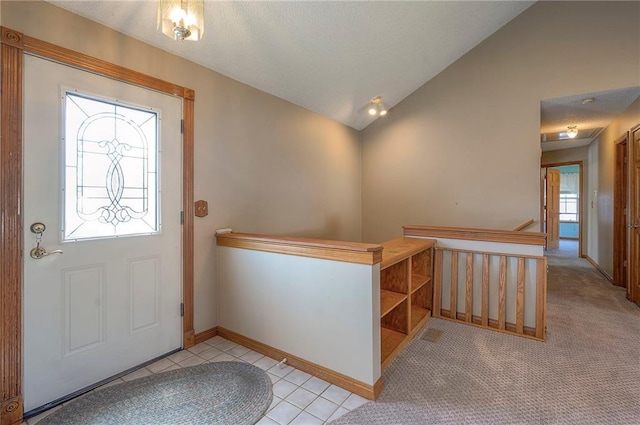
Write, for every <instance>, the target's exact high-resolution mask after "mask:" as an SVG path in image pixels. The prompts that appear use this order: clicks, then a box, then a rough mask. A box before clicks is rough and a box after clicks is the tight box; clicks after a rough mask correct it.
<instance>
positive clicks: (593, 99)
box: [580, 97, 596, 105]
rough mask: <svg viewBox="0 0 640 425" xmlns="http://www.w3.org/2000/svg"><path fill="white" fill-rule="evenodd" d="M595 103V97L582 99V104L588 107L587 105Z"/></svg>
mask: <svg viewBox="0 0 640 425" xmlns="http://www.w3.org/2000/svg"><path fill="white" fill-rule="evenodd" d="M595 101H596V98H595V97H587V98H584V99H582V100H581V101H580V103H582V104H583V105H587V104H589V103H593V102H595Z"/></svg>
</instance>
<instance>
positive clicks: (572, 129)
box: [567, 125, 578, 139]
mask: <svg viewBox="0 0 640 425" xmlns="http://www.w3.org/2000/svg"><path fill="white" fill-rule="evenodd" d="M577 135H578V126H577V125H570V126H569V127H567V137H568V138H570V139H575V137H576V136H577Z"/></svg>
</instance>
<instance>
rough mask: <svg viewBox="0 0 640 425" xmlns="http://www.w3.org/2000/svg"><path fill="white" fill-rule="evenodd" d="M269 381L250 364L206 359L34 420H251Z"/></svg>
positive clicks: (130, 423) (138, 423) (56, 423)
mask: <svg viewBox="0 0 640 425" xmlns="http://www.w3.org/2000/svg"><path fill="white" fill-rule="evenodd" d="M271 386H272V385H271V380H270V379H269V377H268V376H267V373H266V372H265V371H263V370H262V369H260V368H258V367H256V366H253V365H250V364H248V363H242V362H214V363H207V364H203V365H198V366H192V367H186V368H182V369H176V370H171V371H169V372H162V373H158V374H155V375H151V376H145V377H144V378H140V379H136V380H133V381H129V382H124V383H122V384H117V385H113V386H111V387H107V388H104V389H101V390H97V391H94V392H92V393H89V394H87V395H85V396H84V397H81V398H79V399H78V400H75V401H72V402H70V403H68V404H66V405H64V406H63V407H62V408H61V409H59V410H57V411H56V412H54V413H52V414H51V415H49V416H46V417H44V418H43V419H42V420H41V421H39V422H38V425H107V424H109V425H125V424H126V425H161V424H162V425H174V424H175V425H177V424H185V425H186V424H189V425H205V424H206V425H209V424H219V425H244V424H247V425H253V424H255V423H256V422H257V421H258V420H260V418H261V417H262V416H263V415H264V413H265V412H266V410H267V408H268V407H269V405H270V404H271V398H272V396H273V395H272V392H271Z"/></svg>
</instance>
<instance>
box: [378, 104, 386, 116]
mask: <svg viewBox="0 0 640 425" xmlns="http://www.w3.org/2000/svg"><path fill="white" fill-rule="evenodd" d="M378 109H379V110H380V116H381V117H384V116H385V115H387V108H386V107H385V106H384V103H382V102H380V103H378Z"/></svg>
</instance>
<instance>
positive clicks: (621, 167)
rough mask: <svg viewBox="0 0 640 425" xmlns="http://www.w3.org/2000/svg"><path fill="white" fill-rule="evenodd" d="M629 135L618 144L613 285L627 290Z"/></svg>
mask: <svg viewBox="0 0 640 425" xmlns="http://www.w3.org/2000/svg"><path fill="white" fill-rule="evenodd" d="M628 139H629V137H628V135H625V136H623V137H622V138H621V139H620V140H619V141H618V142H617V143H616V151H615V152H616V156H615V168H614V176H613V284H614V285H617V286H622V287H625V288H627V286H628V285H627V276H628V266H627V252H628V250H627V246H628V243H627V234H628V230H629V229H628V228H627V225H628V223H627V211H628V209H629V205H628V194H629V188H628V180H629V178H628V176H629V156H628V155H627V147H628V145H629V143H628Z"/></svg>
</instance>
